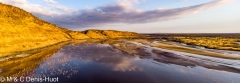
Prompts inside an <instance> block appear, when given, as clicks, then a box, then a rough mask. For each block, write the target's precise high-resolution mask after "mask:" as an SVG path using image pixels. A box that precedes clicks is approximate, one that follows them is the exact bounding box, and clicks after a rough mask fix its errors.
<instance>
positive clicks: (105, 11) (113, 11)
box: [49, 0, 231, 28]
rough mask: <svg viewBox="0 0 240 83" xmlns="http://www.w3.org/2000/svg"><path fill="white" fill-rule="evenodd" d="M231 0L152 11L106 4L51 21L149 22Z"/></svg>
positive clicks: (73, 23)
mask: <svg viewBox="0 0 240 83" xmlns="http://www.w3.org/2000/svg"><path fill="white" fill-rule="evenodd" d="M230 1H231V0H217V1H212V2H208V3H204V4H200V5H194V6H189V7H183V8H174V9H156V10H151V11H137V10H134V9H129V5H106V6H102V7H98V8H95V9H86V10H79V11H76V12H74V13H72V14H65V15H61V16H57V17H55V18H54V19H51V20H49V21H50V22H53V23H55V24H58V25H60V26H63V27H70V28H81V27H89V26H99V25H104V24H110V23H128V24H137V23H149V22H157V21H166V20H173V19H178V18H182V17H184V16H187V15H191V14H196V13H198V12H200V11H203V10H205V9H209V8H212V7H216V6H219V5H222V4H226V3H229V2H230Z"/></svg>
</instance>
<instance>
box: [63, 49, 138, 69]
mask: <svg viewBox="0 0 240 83" xmlns="http://www.w3.org/2000/svg"><path fill="white" fill-rule="evenodd" d="M61 52H63V53H65V55H67V56H68V57H71V58H73V59H76V58H77V59H81V60H83V61H94V62H96V63H98V64H102V65H107V66H110V67H112V69H113V70H114V71H123V72H125V71H137V70H141V68H138V67H137V66H134V65H133V64H132V63H133V61H134V60H139V58H134V57H129V56H125V55H124V54H123V53H122V52H121V51H120V50H116V49H114V48H113V47H112V46H111V45H109V44H94V45H81V46H69V47H66V48H64V49H63V50H62V51H61Z"/></svg>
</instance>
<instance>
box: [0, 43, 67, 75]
mask: <svg viewBox="0 0 240 83" xmlns="http://www.w3.org/2000/svg"><path fill="white" fill-rule="evenodd" d="M66 44H67V43H66V42H65V43H60V44H57V45H53V46H49V47H47V48H43V49H41V50H39V51H38V52H36V53H34V54H33V55H31V56H28V57H24V58H15V59H12V60H10V61H6V62H1V64H0V68H3V69H2V71H3V72H2V73H0V76H12V75H16V76H23V75H26V74H27V72H31V71H33V70H34V69H35V68H37V67H38V66H39V64H40V63H41V62H42V61H44V60H45V59H46V58H48V57H50V56H51V55H52V54H54V53H55V52H56V51H58V50H59V49H60V48H62V47H63V46H64V45H66Z"/></svg>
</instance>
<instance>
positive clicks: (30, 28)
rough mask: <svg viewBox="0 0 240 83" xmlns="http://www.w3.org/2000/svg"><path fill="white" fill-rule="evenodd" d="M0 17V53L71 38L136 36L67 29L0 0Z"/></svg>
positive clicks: (133, 36) (113, 32)
mask: <svg viewBox="0 0 240 83" xmlns="http://www.w3.org/2000/svg"><path fill="white" fill-rule="evenodd" d="M0 20H1V22H0V39H1V40H0V54H1V53H8V52H16V51H26V50H29V49H35V48H40V47H44V46H48V45H52V44H56V43H59V42H63V41H68V40H72V39H89V38H93V39H96V38H97V39H99V38H100V39H105V38H136V37H139V36H140V35H139V34H137V33H133V32H123V31H115V30H86V31H82V32H80V31H71V30H68V29H65V28H61V27H58V26H56V25H54V24H51V23H49V22H46V21H44V20H41V19H39V18H37V17H35V16H33V15H32V14H31V13H28V12H26V11H24V10H22V9H20V8H17V7H14V6H11V5H7V4H2V3H0ZM0 56H1V55H0Z"/></svg>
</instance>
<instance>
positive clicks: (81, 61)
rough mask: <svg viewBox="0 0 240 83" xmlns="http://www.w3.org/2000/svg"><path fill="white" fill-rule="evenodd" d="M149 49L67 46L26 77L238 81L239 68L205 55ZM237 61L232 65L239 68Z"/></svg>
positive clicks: (97, 81)
mask: <svg viewBox="0 0 240 83" xmlns="http://www.w3.org/2000/svg"><path fill="white" fill-rule="evenodd" d="M152 49H153V48H147V47H146V48H145V51H146V52H150V54H151V55H152V56H150V57H142V56H139V55H129V54H127V53H123V52H122V51H121V50H118V49H116V48H114V47H112V46H111V45H109V44H96V43H91V44H78V45H68V46H65V47H62V48H61V49H60V50H58V51H57V52H56V53H55V54H53V55H52V56H51V57H49V58H48V59H46V60H45V61H43V62H42V63H41V64H40V65H39V66H38V68H36V69H35V70H34V71H33V72H32V73H31V74H29V76H31V77H48V76H49V77H53V78H54V77H58V78H59V82H60V83H239V82H240V70H238V69H234V68H233V69H232V68H230V67H228V65H223V63H217V62H214V61H209V62H203V61H204V60H205V59H208V58H206V57H205V56H203V57H199V55H188V56H185V57H182V56H184V55H186V54H181V53H180V54H179V56H181V57H179V56H177V54H178V53H177V52H175V53H174V51H169V53H170V54H171V53H173V54H175V55H176V56H175V55H173V57H166V56H162V55H159V54H156V53H152V52H151V50H152ZM158 50H161V51H167V50H163V49H158ZM171 55H172V54H171ZM210 59H212V58H210ZM213 60H216V61H219V60H223V59H216V58H214V59H213ZM205 61H207V60H205ZM228 61H231V60H228ZM219 62H221V61H219ZM223 62H224V60H223ZM232 62H236V61H232ZM238 62H239V61H238ZM238 62H236V63H237V64H235V65H233V66H234V67H235V66H238V67H239V64H238ZM213 67H214V68H213Z"/></svg>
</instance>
